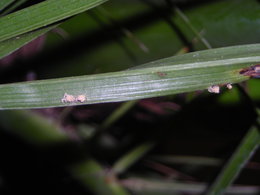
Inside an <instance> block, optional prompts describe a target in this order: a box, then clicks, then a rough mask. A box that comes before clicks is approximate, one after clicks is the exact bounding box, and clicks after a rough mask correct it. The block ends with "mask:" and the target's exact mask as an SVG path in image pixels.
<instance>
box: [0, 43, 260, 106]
mask: <svg viewBox="0 0 260 195" xmlns="http://www.w3.org/2000/svg"><path fill="white" fill-rule="evenodd" d="M224 54H225V55H224ZM259 62H260V44H255V45H244V46H234V47H227V48H219V49H211V50H205V51H199V52H194V53H189V54H185V55H182V56H176V57H171V58H167V59H162V60H159V61H155V62H152V63H149V64H147V65H144V66H142V67H143V68H138V69H134V70H126V71H120V72H112V73H104V74H96V75H89V76H79V77H68V78H61V79H51V80H41V81H32V82H22V83H14V84H4V85H0V94H1V96H0V109H27V108H46V107H59V106H72V105H84V104H94V103H104V102H119V101H127V100H135V99H142V98H148V97H156V96H163V95H169V94H176V93H183V92H190V91H195V90H203V89H206V88H208V87H209V86H211V85H225V84H227V83H237V82H241V81H245V80H247V79H248V78H249V76H244V75H242V74H240V71H241V70H242V69H243V68H246V67H249V66H252V65H256V64H258V63H259ZM65 94H67V96H64V95H65ZM78 97H80V98H78Z"/></svg>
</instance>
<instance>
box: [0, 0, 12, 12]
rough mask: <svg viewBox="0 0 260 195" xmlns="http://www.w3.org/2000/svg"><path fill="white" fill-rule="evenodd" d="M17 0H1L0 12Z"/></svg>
mask: <svg viewBox="0 0 260 195" xmlns="http://www.w3.org/2000/svg"><path fill="white" fill-rule="evenodd" d="M14 1H15V0H1V1H0V12H1V11H2V10H3V9H5V8H6V7H7V6H8V5H10V4H11V3H12V2H14Z"/></svg>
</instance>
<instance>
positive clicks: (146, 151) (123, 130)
mask: <svg viewBox="0 0 260 195" xmlns="http://www.w3.org/2000/svg"><path fill="white" fill-rule="evenodd" d="M33 3H35V1H27V2H26V3H25V4H22V5H21V6H20V7H18V8H17V9H20V8H23V7H26V6H29V5H31V4H33ZM176 6H177V7H178V9H177V8H176ZM180 10H181V11H180ZM183 16H184V17H183ZM187 18H188V19H189V21H188V22H187V21H186V22H185V19H187ZM192 29H196V30H197V32H198V33H199V34H200V36H202V37H203V38H204V39H205V40H207V42H208V43H209V44H210V46H211V47H213V48H217V47H224V46H231V45H241V44H250V43H259V40H260V39H259V34H260V2H259V1H257V0H228V1H227V0H219V1H217V0H211V1H203V0H199V1H189V0H183V1H181V0H179V1H171V0H165V1H163V0H161V1H157V0H110V1H108V2H106V3H105V4H102V5H101V6H98V7H97V8H94V9H91V10H89V11H87V12H85V13H82V14H79V15H77V16H75V17H73V18H70V19H68V20H66V21H64V22H63V23H62V24H61V25H59V26H58V27H57V28H55V29H54V30H52V31H50V32H49V33H47V34H45V35H43V36H41V37H40V38H38V39H36V40H35V41H33V42H32V43H30V44H29V45H26V46H25V47H23V48H22V49H20V50H18V51H16V52H15V53H14V54H12V55H11V56H8V57H7V58H5V59H3V60H2V61H1V62H0V64H1V66H0V82H1V83H7V82H17V81H25V80H35V79H48V78H57V77H65V76H76V75H86V74H93V73H102V72H112V71H119V70H124V69H128V68H132V67H134V66H136V65H139V64H142V63H145V62H150V61H153V60H156V59H161V58H164V57H168V56H172V55H176V54H179V53H185V52H190V51H198V50H203V49H207V48H206V47H205V45H204V44H202V43H201V41H200V40H199V39H198V37H197V36H196V34H194V32H193V30H192ZM242 88H243V89H244V90H245V91H246V92H247V93H248V96H249V97H250V98H249V99H247V98H244V96H243V95H242V94H241V93H242V92H241V89H242ZM252 101H253V102H254V103H255V105H256V106H257V105H259V103H260V91H259V81H258V80H256V79H253V80H250V81H248V82H246V83H242V84H240V85H239V86H233V89H232V90H224V91H223V92H221V94H218V95H212V94H209V93H207V92H201V91H199V92H193V93H188V94H178V95H172V96H167V97H160V98H151V99H145V100H140V101H134V102H128V103H109V104H96V105H88V106H79V107H70V108H50V109H38V110H32V111H29V110H27V111H1V112H0V122H1V123H0V125H1V126H0V128H1V131H0V144H1V147H0V148H1V161H0V167H1V168H0V190H1V192H2V194H14V193H21V192H24V193H37V194H46V193H60V194H142V195H143V194H150V195H157V194H158V195H159V194H202V193H203V192H205V190H206V189H207V186H208V185H209V184H211V183H212V182H213V181H214V179H215V178H216V176H217V175H218V173H219V172H220V170H221V167H222V166H223V164H225V162H226V161H227V160H228V159H229V157H230V156H231V155H232V153H233V152H234V151H235V148H236V147H237V146H238V144H239V143H240V142H241V140H242V138H243V137H244V136H245V134H246V132H247V131H248V129H249V128H250V127H251V126H252V124H253V123H254V121H255V118H256V115H255V112H254V109H253V108H252V105H251V103H252ZM115 113H116V114H115ZM259 160H260V159H259V152H256V153H255V154H254V156H253V158H252V159H251V161H250V162H248V163H247V164H246V165H245V167H244V169H243V170H242V172H241V174H240V175H239V177H238V178H237V179H236V180H235V184H236V186H234V187H230V188H229V189H228V194H259V193H260V188H259V187H257V186H259V185H260V182H259V181H260V174H259V173H260V172H259V171H260V164H259Z"/></svg>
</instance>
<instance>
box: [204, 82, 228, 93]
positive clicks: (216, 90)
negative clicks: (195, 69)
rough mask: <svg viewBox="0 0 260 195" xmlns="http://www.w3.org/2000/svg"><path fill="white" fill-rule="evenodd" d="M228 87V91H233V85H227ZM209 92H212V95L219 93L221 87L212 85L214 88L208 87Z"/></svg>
mask: <svg viewBox="0 0 260 195" xmlns="http://www.w3.org/2000/svg"><path fill="white" fill-rule="evenodd" d="M226 87H227V88H228V89H232V87H233V86H232V84H231V83H228V84H227V85H226ZM208 92H210V93H219V92H220V87H219V86H218V85H212V86H210V87H208Z"/></svg>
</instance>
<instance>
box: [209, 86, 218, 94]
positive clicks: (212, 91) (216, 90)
mask: <svg viewBox="0 0 260 195" xmlns="http://www.w3.org/2000/svg"><path fill="white" fill-rule="evenodd" d="M208 92H210V93H219V92H220V87H219V86H218V85H212V86H210V87H208Z"/></svg>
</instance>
